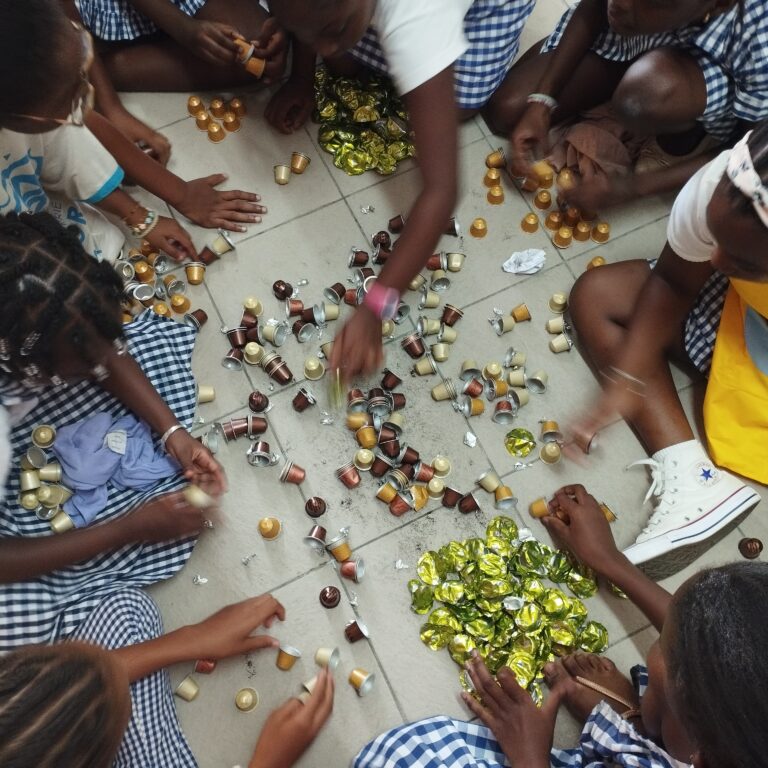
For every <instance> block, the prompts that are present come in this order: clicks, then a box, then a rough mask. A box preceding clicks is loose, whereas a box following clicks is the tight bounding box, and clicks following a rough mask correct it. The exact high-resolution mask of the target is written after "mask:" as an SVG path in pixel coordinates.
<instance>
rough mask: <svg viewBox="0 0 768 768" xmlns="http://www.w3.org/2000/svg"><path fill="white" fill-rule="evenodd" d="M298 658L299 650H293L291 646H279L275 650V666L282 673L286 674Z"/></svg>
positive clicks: (299, 656) (299, 655)
mask: <svg viewBox="0 0 768 768" xmlns="http://www.w3.org/2000/svg"><path fill="white" fill-rule="evenodd" d="M300 658H301V651H300V650H298V649H297V648H294V647H293V646H292V645H281V646H280V648H278V650H277V658H276V659H275V666H276V667H277V668H278V669H281V670H282V671H283V672H287V671H288V670H289V669H290V668H291V667H292V666H293V665H294V664H295V663H296V661H297V660H298V659H300Z"/></svg>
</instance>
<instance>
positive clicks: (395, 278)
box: [330, 66, 458, 379]
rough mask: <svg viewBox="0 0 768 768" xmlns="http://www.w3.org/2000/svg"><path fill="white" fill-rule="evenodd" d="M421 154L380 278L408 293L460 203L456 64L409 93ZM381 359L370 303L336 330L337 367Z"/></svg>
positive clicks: (362, 369)
mask: <svg viewBox="0 0 768 768" xmlns="http://www.w3.org/2000/svg"><path fill="white" fill-rule="evenodd" d="M405 105H406V107H407V109H408V114H409V117H410V125H411V128H412V129H413V131H414V135H415V138H414V143H415V146H416V153H417V155H418V157H419V166H418V167H419V172H420V173H421V179H422V186H421V192H420V193H419V196H418V198H417V200H416V202H415V204H414V206H413V208H411V211H410V213H409V215H408V221H407V223H406V225H405V227H404V228H403V233H402V234H401V235H400V237H399V238H398V239H397V242H396V243H395V245H394V247H393V249H392V255H391V256H390V257H389V259H388V260H387V263H386V264H385V265H384V268H383V269H382V271H381V274H380V275H379V277H378V281H377V282H378V284H379V285H384V286H386V287H388V288H394V289H395V290H396V291H397V292H398V293H399V294H402V293H403V292H404V291H405V290H406V289H407V288H408V284H409V283H410V282H411V280H412V279H413V278H414V276H415V275H417V274H418V273H419V271H420V270H421V269H422V268H423V267H424V264H426V262H427V259H428V258H429V256H430V255H431V253H432V251H433V249H434V247H435V244H436V243H437V241H438V239H439V238H440V235H441V234H442V233H443V230H444V229H445V227H446V225H447V224H448V220H449V219H450V217H451V214H452V213H453V206H454V205H455V203H456V188H457V173H458V172H457V167H456V166H457V162H458V110H457V108H456V102H455V98H454V90H453V66H450V67H447V68H446V69H444V70H443V71H442V72H440V73H438V74H437V75H435V76H434V77H432V78H431V79H430V80H428V81H427V82H425V83H424V84H423V85H420V86H418V88H414V90H412V91H411V92H410V93H407V94H406V96H405ZM380 359H381V321H380V320H379V318H378V317H377V316H376V315H375V314H374V313H373V312H372V311H371V310H370V309H369V308H368V307H367V306H366V305H365V304H363V305H362V306H360V307H359V308H358V309H357V311H356V312H355V316H354V317H353V318H352V319H351V320H350V321H349V322H348V323H346V324H345V326H344V328H343V329H342V331H341V333H340V334H339V335H338V336H336V339H335V341H334V344H333V354H332V356H331V361H330V365H331V368H341V367H342V366H343V369H344V370H343V373H344V376H345V378H346V379H349V378H352V377H354V376H356V375H357V374H358V373H367V372H369V371H371V370H373V369H374V368H375V367H376V366H377V365H378V363H379V361H380Z"/></svg>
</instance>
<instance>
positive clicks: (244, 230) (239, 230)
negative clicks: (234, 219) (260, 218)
mask: <svg viewBox="0 0 768 768" xmlns="http://www.w3.org/2000/svg"><path fill="white" fill-rule="evenodd" d="M237 231H238V232H247V231H248V228H247V227H244V226H243V225H242V224H241V225H240V226H239V227H237Z"/></svg>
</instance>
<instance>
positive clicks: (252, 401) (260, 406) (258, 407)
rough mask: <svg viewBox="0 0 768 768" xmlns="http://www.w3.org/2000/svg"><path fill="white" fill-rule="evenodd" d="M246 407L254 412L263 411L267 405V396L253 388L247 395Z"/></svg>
mask: <svg viewBox="0 0 768 768" xmlns="http://www.w3.org/2000/svg"><path fill="white" fill-rule="evenodd" d="M248 407H249V408H250V409H251V410H252V411H253V412H254V413H263V412H264V411H265V410H266V409H267V408H268V407H269V398H268V397H267V396H266V395H265V394H264V393H263V392H259V391H258V390H254V391H253V392H251V394H250V395H248Z"/></svg>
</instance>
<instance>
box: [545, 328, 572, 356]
mask: <svg viewBox="0 0 768 768" xmlns="http://www.w3.org/2000/svg"><path fill="white" fill-rule="evenodd" d="M572 346H573V342H572V341H571V340H570V339H569V338H568V337H567V336H566V335H565V334H564V333H561V334H560V335H559V336H555V338H554V339H552V340H551V341H550V342H549V348H550V350H552V352H554V353H555V354H559V353H560V352H570V350H571V347H572Z"/></svg>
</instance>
